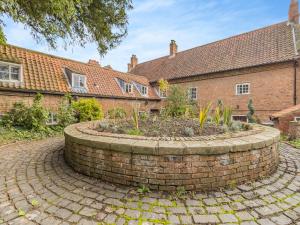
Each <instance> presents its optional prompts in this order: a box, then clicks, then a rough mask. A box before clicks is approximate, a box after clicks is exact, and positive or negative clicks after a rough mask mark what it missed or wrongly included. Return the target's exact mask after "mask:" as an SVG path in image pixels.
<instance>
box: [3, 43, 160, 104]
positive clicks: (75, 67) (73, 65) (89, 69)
mask: <svg viewBox="0 0 300 225" xmlns="http://www.w3.org/2000/svg"><path fill="white" fill-rule="evenodd" d="M0 61H4V62H12V63H18V64H21V65H22V71H23V82H21V83H17V82H16V83H12V82H1V81H0V88H9V89H22V90H32V91H40V92H42V91H47V92H59V93H66V92H74V91H72V88H71V86H70V84H69V83H70V82H69V81H68V78H67V76H66V75H65V68H67V69H69V70H71V71H73V72H76V73H80V74H83V75H85V76H86V78H87V79H86V80H87V90H88V91H87V94H90V95H97V96H104V97H105V96H107V97H130V98H147V99H156V98H158V96H157V95H156V93H155V91H154V90H153V88H151V86H150V85H149V81H148V79H147V78H146V77H143V76H138V75H133V74H128V73H122V72H119V71H115V70H113V69H108V68H103V67H100V65H95V64H88V63H83V62H78V61H74V60H70V59H65V58H61V57H56V56H53V55H48V54H44V53H40V52H36V51H32V50H28V49H24V48H20V47H17V46H12V45H0ZM116 78H120V79H123V80H125V81H129V82H137V83H141V84H143V85H145V86H147V87H148V90H149V93H148V94H149V96H148V97H144V96H142V95H140V94H139V92H138V91H137V90H134V92H133V93H132V94H130V93H124V92H123V91H122V90H121V88H120V87H119V85H118V83H117V82H116Z"/></svg>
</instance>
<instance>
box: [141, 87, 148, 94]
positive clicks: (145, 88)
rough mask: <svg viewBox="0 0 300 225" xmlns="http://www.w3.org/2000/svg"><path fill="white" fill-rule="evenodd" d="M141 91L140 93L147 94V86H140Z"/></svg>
mask: <svg viewBox="0 0 300 225" xmlns="http://www.w3.org/2000/svg"><path fill="white" fill-rule="evenodd" d="M141 93H142V95H148V87H146V86H142V88H141Z"/></svg>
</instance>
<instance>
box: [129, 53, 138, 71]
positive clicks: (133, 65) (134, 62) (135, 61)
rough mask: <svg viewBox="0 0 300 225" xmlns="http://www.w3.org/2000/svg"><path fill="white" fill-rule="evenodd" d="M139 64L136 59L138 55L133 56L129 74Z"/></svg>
mask: <svg viewBox="0 0 300 225" xmlns="http://www.w3.org/2000/svg"><path fill="white" fill-rule="evenodd" d="M137 64H138V58H137V57H136V55H132V56H131V59H130V63H128V72H130V71H131V70H133V69H134V68H135V67H136V65H137Z"/></svg>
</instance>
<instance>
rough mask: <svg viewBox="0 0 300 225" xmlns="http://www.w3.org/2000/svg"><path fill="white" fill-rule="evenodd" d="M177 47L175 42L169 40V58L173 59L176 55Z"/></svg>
mask: <svg viewBox="0 0 300 225" xmlns="http://www.w3.org/2000/svg"><path fill="white" fill-rule="evenodd" d="M177 50H178V46H177V44H176V41H174V40H171V43H170V57H174V56H175V55H176V54H177Z"/></svg>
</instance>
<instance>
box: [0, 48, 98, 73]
mask: <svg viewBox="0 0 300 225" xmlns="http://www.w3.org/2000/svg"><path fill="white" fill-rule="evenodd" d="M0 46H10V47H14V48H18V49H22V50H25V51H28V52H33V53H36V54H40V55H45V56H48V57H52V58H57V59H63V60H67V61H72V62H77V63H81V64H85V65H88V66H93V65H90V64H88V63H86V62H82V61H79V60H76V59H70V58H66V57H62V56H57V55H53V54H49V53H45V52H41V51H37V50H32V49H29V48H24V47H20V46H17V45H13V44H0ZM101 68H102V67H101Z"/></svg>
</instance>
